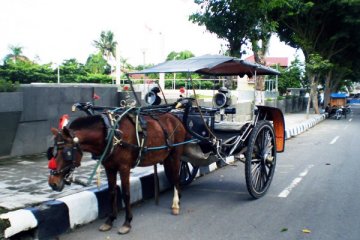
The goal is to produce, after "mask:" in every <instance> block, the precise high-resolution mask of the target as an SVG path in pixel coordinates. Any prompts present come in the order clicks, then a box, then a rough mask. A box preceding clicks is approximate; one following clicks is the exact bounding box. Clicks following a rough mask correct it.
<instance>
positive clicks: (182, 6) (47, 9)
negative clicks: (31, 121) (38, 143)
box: [0, 0, 295, 66]
mask: <svg viewBox="0 0 360 240" xmlns="http://www.w3.org/2000/svg"><path fill="white" fill-rule="evenodd" d="M197 9H198V5H196V4H195V3H194V1H193V0H151V1H150V0H0V59H1V60H2V59H3V58H4V57H5V56H6V55H7V54H9V53H10V50H9V46H11V45H13V46H20V47H23V54H24V55H25V56H27V57H28V58H30V59H33V60H37V61H38V62H39V63H42V64H44V63H50V62H52V63H61V62H62V61H64V60H66V59H70V58H76V59H77V60H78V61H79V62H81V63H85V62H86V59H87V58H88V56H89V55H90V54H93V53H96V52H97V49H96V48H95V47H94V45H93V41H94V40H99V38H100V33H101V31H108V30H110V31H112V32H113V33H114V35H115V40H116V41H117V42H118V48H119V54H120V56H121V57H122V58H124V59H126V60H127V62H128V63H130V64H132V65H134V66H136V65H141V64H144V63H145V64H156V63H159V62H162V61H163V60H164V59H165V58H166V56H167V55H168V54H169V53H170V52H171V51H176V52H179V51H184V50H189V51H191V52H192V53H193V54H194V55H195V56H201V55H204V54H219V52H220V51H221V50H222V49H224V47H223V46H224V45H226V42H225V41H224V40H221V39H218V38H217V36H216V35H215V34H211V33H209V32H208V31H206V29H205V27H201V26H198V25H197V24H194V23H191V22H190V21H188V17H189V15H190V14H192V13H195V12H196V10H197ZM294 54H295V49H292V48H290V47H288V46H286V45H285V44H283V43H281V42H280V41H278V40H276V38H274V39H272V41H271V45H270V51H269V55H270V56H272V57H286V56H287V57H289V58H290V60H291V59H293V58H294ZM0 62H1V61H0Z"/></svg>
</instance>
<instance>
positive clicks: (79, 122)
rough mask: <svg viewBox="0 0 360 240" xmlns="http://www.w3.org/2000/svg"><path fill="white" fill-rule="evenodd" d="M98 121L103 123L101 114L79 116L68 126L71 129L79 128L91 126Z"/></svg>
mask: <svg viewBox="0 0 360 240" xmlns="http://www.w3.org/2000/svg"><path fill="white" fill-rule="evenodd" d="M99 123H101V124H103V119H102V117H101V115H93V116H86V117H79V118H77V119H75V120H74V121H72V122H71V123H70V125H69V128H70V129H73V130H80V129H84V128H91V127H93V126H94V125H96V124H99Z"/></svg>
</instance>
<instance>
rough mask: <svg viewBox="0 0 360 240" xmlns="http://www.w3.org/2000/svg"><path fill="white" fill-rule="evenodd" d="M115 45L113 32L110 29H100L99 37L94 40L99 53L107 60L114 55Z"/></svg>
mask: <svg viewBox="0 0 360 240" xmlns="http://www.w3.org/2000/svg"><path fill="white" fill-rule="evenodd" d="M116 45H117V42H116V41H115V40H114V33H113V32H111V31H107V32H105V31H102V32H101V34H100V39H99V40H98V41H97V40H94V46H95V47H96V48H97V49H99V51H100V53H101V54H102V55H103V56H104V57H105V58H106V60H107V61H108V62H109V61H110V60H111V58H115V56H116Z"/></svg>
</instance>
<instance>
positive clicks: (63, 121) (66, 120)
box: [59, 114, 69, 129]
mask: <svg viewBox="0 0 360 240" xmlns="http://www.w3.org/2000/svg"><path fill="white" fill-rule="evenodd" d="M68 123H69V115H67V114H64V115H62V116H61V118H60V119H59V129H63V128H64V127H65V126H66V125H67V124H68Z"/></svg>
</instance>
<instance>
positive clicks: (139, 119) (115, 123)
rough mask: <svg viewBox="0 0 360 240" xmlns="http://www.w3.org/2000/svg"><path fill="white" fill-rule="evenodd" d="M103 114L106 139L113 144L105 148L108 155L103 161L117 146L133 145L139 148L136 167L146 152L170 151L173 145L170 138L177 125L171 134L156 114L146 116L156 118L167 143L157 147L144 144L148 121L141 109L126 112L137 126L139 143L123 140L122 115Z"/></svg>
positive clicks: (132, 146)
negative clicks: (121, 129) (120, 128)
mask: <svg viewBox="0 0 360 240" xmlns="http://www.w3.org/2000/svg"><path fill="white" fill-rule="evenodd" d="M101 116H102V119H103V121H104V124H105V128H106V133H107V136H106V137H105V141H106V142H107V143H108V144H110V145H111V146H110V147H109V148H108V149H105V151H107V153H105V155H106V157H105V158H104V159H103V161H106V159H107V158H108V157H109V156H110V155H111V154H112V152H113V150H114V148H115V147H116V146H123V147H131V148H134V149H137V150H138V157H137V159H136V161H135V164H134V165H133V167H136V166H138V165H139V164H140V162H141V161H142V159H143V157H144V155H145V153H146V152H148V151H155V150H160V149H167V150H168V151H170V148H171V147H172V143H171V140H170V138H171V136H172V135H173V134H174V132H175V130H176V128H177V127H176V128H175V129H174V132H173V133H172V134H171V135H170V136H169V133H168V131H167V130H166V129H165V127H164V126H163V124H162V123H161V121H160V119H159V118H158V117H157V116H156V115H152V114H147V115H146V116H150V117H151V118H152V119H154V120H155V121H156V122H157V123H158V124H159V126H160V127H161V129H162V132H163V134H164V139H165V141H166V145H164V146H160V147H157V148H149V147H147V146H144V143H145V142H146V139H147V137H148V134H147V121H146V120H145V119H144V115H143V114H141V113H140V111H137V112H135V113H128V114H126V117H127V118H128V119H129V120H130V121H131V122H132V123H133V124H134V126H135V129H136V131H135V132H136V139H137V144H132V143H128V142H125V141H123V140H122V138H121V135H122V133H121V131H120V130H119V129H118V127H119V123H120V120H121V117H119V116H118V115H115V114H114V113H113V112H107V113H102V114H101ZM109 141H111V143H109ZM97 159H99V158H97Z"/></svg>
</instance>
